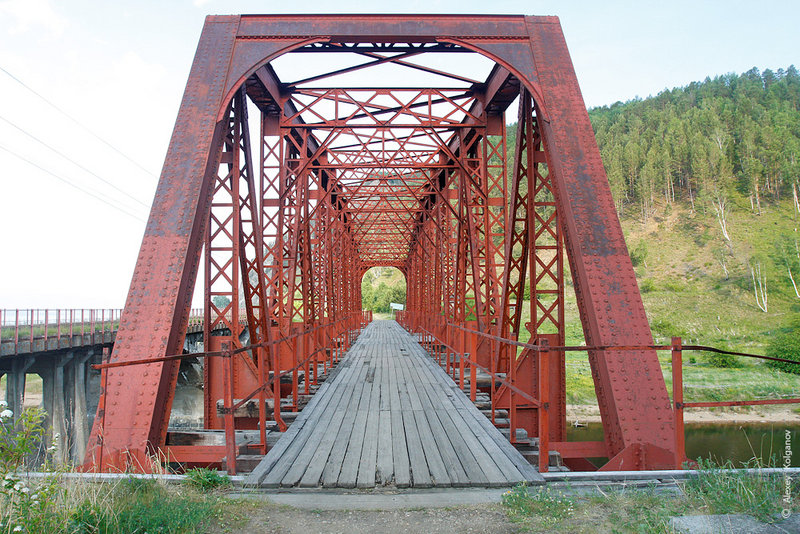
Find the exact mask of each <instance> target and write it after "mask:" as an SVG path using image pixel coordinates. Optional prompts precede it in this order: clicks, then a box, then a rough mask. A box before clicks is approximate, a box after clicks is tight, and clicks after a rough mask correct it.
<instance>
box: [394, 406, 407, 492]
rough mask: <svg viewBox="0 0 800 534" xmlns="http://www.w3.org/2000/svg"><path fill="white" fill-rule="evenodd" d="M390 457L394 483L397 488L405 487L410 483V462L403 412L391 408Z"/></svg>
mask: <svg viewBox="0 0 800 534" xmlns="http://www.w3.org/2000/svg"><path fill="white" fill-rule="evenodd" d="M390 413H391V420H392V459H393V464H394V466H393V470H394V483H395V485H396V486H397V487H398V488H405V487H408V486H410V485H411V472H410V468H411V462H410V459H409V455H408V443H407V441H406V434H405V428H404V425H403V412H402V411H400V410H392V411H391V412H390Z"/></svg>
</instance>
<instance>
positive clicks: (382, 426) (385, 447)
mask: <svg viewBox="0 0 800 534" xmlns="http://www.w3.org/2000/svg"><path fill="white" fill-rule="evenodd" d="M378 414H379V415H378V452H377V459H376V473H375V476H376V479H377V482H378V483H380V484H389V483H390V482H391V481H392V476H394V461H393V459H392V451H393V443H392V414H391V412H389V410H381V411H380V412H378Z"/></svg>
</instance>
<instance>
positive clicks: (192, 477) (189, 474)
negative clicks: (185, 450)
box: [184, 467, 231, 491]
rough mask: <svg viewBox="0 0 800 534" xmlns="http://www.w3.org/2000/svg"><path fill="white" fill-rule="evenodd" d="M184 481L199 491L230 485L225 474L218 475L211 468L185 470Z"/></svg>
mask: <svg viewBox="0 0 800 534" xmlns="http://www.w3.org/2000/svg"><path fill="white" fill-rule="evenodd" d="M184 483H185V484H187V485H188V486H191V487H193V488H195V489H198V490H200V491H211V490H215V489H219V488H224V487H227V486H230V485H231V479H230V478H228V476H227V475H220V474H219V473H217V472H216V471H214V470H212V469H208V468H205V467H198V468H196V469H189V470H188V471H186V479H185V480H184Z"/></svg>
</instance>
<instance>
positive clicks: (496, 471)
mask: <svg viewBox="0 0 800 534" xmlns="http://www.w3.org/2000/svg"><path fill="white" fill-rule="evenodd" d="M439 413H440V414H446V415H447V417H449V418H450V420H451V422H452V424H453V426H454V427H455V429H456V431H457V432H458V433H459V435H460V436H461V438H462V439H463V440H464V443H465V444H466V446H467V447H468V448H469V451H470V452H471V453H472V456H473V457H474V458H475V461H476V462H477V463H478V465H479V466H481V469H482V470H483V473H484V474H485V475H486V484H487V485H488V486H507V485H508V480H507V478H506V476H505V475H504V474H503V472H502V471H501V470H500V468H499V467H497V464H495V463H494V460H493V459H492V457H491V456H490V455H489V453H487V452H486V449H484V448H483V445H481V442H480V440H479V439H477V438H476V437H475V435H474V434H473V433H472V431H471V430H470V429H469V428H468V427H467V424H466V423H465V422H464V419H463V416H462V414H461V413H459V411H458V410H447V411H445V410H441V411H440V412H439Z"/></svg>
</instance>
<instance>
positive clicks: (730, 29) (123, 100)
mask: <svg viewBox="0 0 800 534" xmlns="http://www.w3.org/2000/svg"><path fill="white" fill-rule="evenodd" d="M398 5H401V6H402V8H403V9H402V11H403V12H406V13H519V14H534V15H558V16H559V17H560V18H561V24H562V27H563V29H564V33H565V36H566V39H567V44H568V45H569V48H570V51H571V54H572V60H573V63H574V65H575V69H576V71H577V74H578V79H579V81H580V83H581V87H582V90H583V94H584V98H585V100H586V103H587V105H589V106H597V105H604V104H611V103H613V102H615V101H617V100H627V99H630V98H633V97H635V96H641V97H646V96H648V95H650V94H656V93H658V92H659V91H660V90H662V89H664V88H665V87H670V88H671V87H674V86H680V85H685V84H687V83H689V82H691V81H695V80H702V79H703V78H705V76H707V75H712V76H713V75H715V74H723V73H726V72H743V71H746V70H748V69H750V68H751V67H753V66H756V67H758V68H759V69H762V70H763V69H765V68H771V69H773V70H777V69H778V68H786V67H787V66H788V65H790V64H792V63H794V64H795V65H797V66H800V31H798V26H797V21H798V20H800V2H796V1H790V0H787V1H773V2H770V1H765V2H760V3H755V2H738V1H719V2H710V1H707V2H702V1H700V0H694V1H692V0H689V1H684V0H679V1H678V0H674V1H672V2H622V1H603V2H596V1H561V2H555V1H552V2H550V1H528V2H522V1H495V2H490V1H483V2H477V1H473V0H424V1H421V0H406V1H405V2H403V3H402V4H398V3H397V2H380V1H374V2H356V1H347V0H340V1H338V2H336V3H333V2H330V3H329V2H321V1H305V2H275V1H269V0H267V1H263V0H262V1H259V2H253V1H231V0H228V1H224V2H223V1H217V0H195V1H194V2H192V1H189V0H184V1H169V2H164V1H161V2H157V1H152V0H140V1H137V2H121V1H119V2H118V1H111V0H107V1H90V0H61V1H58V2H56V1H55V0H0V67H2V68H3V69H5V70H6V71H8V72H10V73H12V74H13V75H14V76H16V77H18V78H19V79H20V80H22V81H23V82H24V83H26V84H27V85H28V86H29V87H30V88H32V89H33V90H35V91H36V92H38V93H39V94H41V95H42V96H44V97H45V98H47V99H48V100H50V101H51V102H53V103H55V104H56V105H57V106H58V107H59V108H60V109H62V110H64V111H65V112H66V113H68V114H69V115H72V116H73V117H76V118H77V119H78V121H79V122H80V123H82V124H84V125H86V126H87V127H88V128H90V129H91V130H92V131H93V132H96V133H97V134H98V135H99V136H100V137H101V138H102V139H103V140H104V141H105V142H107V143H110V144H111V145H113V146H114V147H116V148H118V149H119V150H120V151H121V152H123V153H124V154H125V155H126V156H128V157H130V158H131V159H132V160H133V161H134V162H135V164H134V163H132V162H131V161H129V160H128V159H126V158H125V157H123V156H121V155H120V154H119V153H117V152H115V151H114V150H113V149H112V148H110V147H109V146H108V145H107V144H105V143H104V142H102V141H100V140H98V139H97V138H96V137H94V136H93V135H91V134H90V133H88V132H87V131H86V130H84V129H82V128H81V127H80V126H78V125H76V124H75V123H74V122H72V121H71V120H70V119H67V118H65V117H64V116H63V115H61V114H60V113H59V112H58V111H56V110H55V109H53V108H52V107H50V106H48V105H47V104H45V103H44V102H43V101H42V100H40V99H39V98H38V97H36V96H35V95H34V94H32V93H31V92H30V91H28V90H27V89H25V88H23V87H22V86H21V85H19V84H18V83H17V82H15V81H14V80H13V79H12V78H10V77H9V76H8V75H7V74H6V73H4V72H2V71H0V308H31V307H34V308H41V307H50V308H55V307H62V308H63V307H114V308H116V307H121V306H122V305H123V303H124V300H125V296H126V294H127V290H128V285H129V283H130V278H131V275H132V273H133V266H134V263H135V260H136V255H137V253H138V249H139V244H140V242H141V237H142V233H143V231H144V221H145V220H146V218H147V212H148V210H149V205H150V202H151V201H152V195H153V192H154V190H155V185H156V181H157V178H156V177H157V176H158V174H159V172H160V169H161V165H162V163H163V158H164V153H165V152H166V148H167V144H168V142H169V138H170V135H171V133H172V126H173V123H174V121H175V116H176V114H177V110H178V105H179V103H180V98H181V95H182V93H183V89H184V85H185V82H186V78H187V76H188V72H189V67H190V65H191V62H192V58H193V56H194V51H195V47H196V45H197V40H198V37H199V35H200V31H201V29H202V25H203V19H204V17H205V15H206V14H208V13H222V14H227V13H328V12H358V13H370V12H376V13H394V12H398V11H400V10H399V9H398V8H397V7H396V6H398ZM165 6H166V7H165ZM287 6H289V7H290V9H287ZM9 122H10V123H13V124H14V125H16V126H17V127H19V128H21V129H22V130H24V131H26V132H28V133H29V134H31V135H33V136H35V137H37V138H39V139H40V140H41V141H43V142H45V143H47V144H48V145H50V146H52V147H53V148H55V149H56V150H58V151H60V152H61V153H63V154H65V155H66V156H68V157H69V158H70V159H72V160H74V161H75V162H77V163H78V164H79V165H80V166H82V167H84V168H85V169H88V170H89V171H91V173H94V174H95V175H97V176H99V177H100V178H102V179H103V180H105V181H107V182H110V183H112V184H113V186H114V188H112V187H110V186H108V185H106V184H105V183H103V182H101V181H100V180H99V179H98V178H97V177H96V176H93V175H92V174H90V173H89V172H86V170H85V169H81V168H80V167H78V166H76V165H74V164H72V163H70V162H68V161H66V160H65V159H63V158H61V157H59V156H57V155H56V154H54V153H53V152H52V151H50V150H49V149H47V148H45V147H44V146H42V145H41V144H39V143H37V142H36V141H34V140H33V139H31V138H30V137H29V136H27V135H26V134H23V133H21V132H20V131H19V130H18V129H16V128H15V127H14V126H12V125H11V124H9ZM8 151H11V152H13V153H14V154H16V155H17V156H19V157H22V158H25V159H27V160H29V161H30V162H33V163H35V164H36V165H38V166H40V167H42V168H44V169H47V170H48V171H50V172H51V173H54V174H56V175H58V176H59V177H61V178H63V179H64V180H67V181H68V182H70V183H72V184H74V185H76V186H78V187H80V188H82V189H85V190H86V191H89V192H90V193H91V194H93V195H97V196H100V197H101V198H103V199H105V200H106V201H107V202H109V203H111V204H113V205H114V206H115V207H111V206H109V205H108V204H106V203H104V202H101V201H100V200H98V199H96V198H93V197H92V196H89V195H88V194H86V193H84V192H81V191H78V190H76V189H75V188H74V187H71V186H70V185H67V184H66V183H64V182H63V181H59V179H57V178H55V177H54V176H53V175H51V174H48V173H47V172H44V171H42V170H40V169H38V168H36V167H34V166H32V165H31V164H30V163H26V162H23V161H21V160H20V159H19V158H18V157H16V156H14V155H11V154H10V153H9V152H8ZM142 167H143V168H144V169H146V171H145V170H143V169H142ZM118 190H122V191H124V192H125V194H122V193H120V192H119V191H118ZM120 207H122V208H123V209H125V210H127V211H128V212H129V213H130V214H132V215H133V216H131V215H126V214H123V213H122V212H120V211H119V209H118V208H120Z"/></svg>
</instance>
